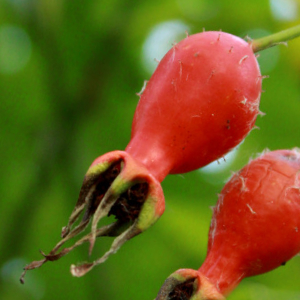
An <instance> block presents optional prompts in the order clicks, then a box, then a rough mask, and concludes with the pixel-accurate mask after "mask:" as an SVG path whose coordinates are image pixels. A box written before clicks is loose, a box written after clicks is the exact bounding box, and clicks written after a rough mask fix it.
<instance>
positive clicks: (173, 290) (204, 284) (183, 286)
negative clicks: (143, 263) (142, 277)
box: [155, 269, 225, 300]
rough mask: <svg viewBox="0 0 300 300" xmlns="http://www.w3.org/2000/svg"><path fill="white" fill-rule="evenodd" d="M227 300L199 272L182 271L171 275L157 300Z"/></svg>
mask: <svg viewBox="0 0 300 300" xmlns="http://www.w3.org/2000/svg"><path fill="white" fill-rule="evenodd" d="M181 299H185V300H225V298H224V296H223V295H222V294H221V293H219V291H218V290H217V289H216V287H214V286H213V285H212V284H211V283H210V282H209V280H208V279H207V278H206V277H205V276H204V275H203V274H202V273H201V272H199V271H196V270H192V269H180V270H177V271H176V272H174V273H173V274H171V275H170V276H169V277H168V278H167V279H166V281H165V282H164V284H163V286H162V287H161V289H160V291H159V292H158V295H157V297H156V298H155V300H181Z"/></svg>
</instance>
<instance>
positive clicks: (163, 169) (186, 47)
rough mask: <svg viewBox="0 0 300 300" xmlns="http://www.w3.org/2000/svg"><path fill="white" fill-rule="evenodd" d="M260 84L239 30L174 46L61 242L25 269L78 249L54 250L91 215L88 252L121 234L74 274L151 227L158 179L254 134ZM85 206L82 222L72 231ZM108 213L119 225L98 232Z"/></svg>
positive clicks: (95, 169)
mask: <svg viewBox="0 0 300 300" xmlns="http://www.w3.org/2000/svg"><path fill="white" fill-rule="evenodd" d="M261 81H262V76H261V74H260V70H259V66H258V63H257V60H256V57H255V55H254V53H253V50H252V47H251V44H250V43H248V42H246V41H244V40H242V39H240V38H238V37H236V36H234V35H231V34H228V33H224V32H203V33H198V34H195V35H192V36H189V37H187V38H186V39H184V40H183V41H181V42H180V43H178V44H176V45H174V46H173V47H172V49H171V50H170V51H169V52H168V53H167V54H166V55H165V57H164V58H163V59H162V61H161V62H160V63H159V65H158V67H157V69H156V70H155V72H154V74H153V75H152V77H151V79H150V80H149V82H148V84H147V85H146V87H145V89H144V91H143V92H142V94H141V96H140V101H139V103H138V105H137V108H136V111H135V115H134V119H133V124H132V134H131V140H130V142H129V144H128V146H127V147H126V149H125V151H113V152H109V153H107V154H104V155H102V156H100V157H98V158H97V159H96V160H95V161H94V162H93V163H92V165H91V167H90V168H89V170H88V172H87V174H86V176H85V179H84V182H83V185H82V188H81V191H80V195H79V199H78V201H77V204H76V205H75V208H74V211H73V213H72V214H71V216H70V219H69V223H68V225H67V226H66V227H65V228H64V229H63V232H62V238H63V239H62V240H61V241H60V242H59V243H58V244H57V245H56V246H55V248H54V249H53V250H52V251H51V252H50V254H49V255H45V258H44V260H42V261H39V262H34V263H32V264H30V265H28V266H26V267H25V270H28V269H32V268H35V267H38V266H40V265H41V264H43V263H45V262H46V261H48V260H56V259H58V258H60V257H61V256H63V255H65V254H66V253H68V252H69V251H71V250H72V249H73V247H70V248H66V249H63V250H62V252H60V253H57V251H58V250H59V248H60V247H61V246H62V245H63V243H64V242H66V241H67V240H69V239H70V238H72V237H74V236H76V235H77V234H79V233H80V232H81V231H83V230H84V229H85V228H86V227H87V225H88V223H89V221H90V220H91V219H92V230H91V234H89V235H87V236H86V237H85V238H84V241H89V242H90V252H91V251H92V249H93V246H94V243H95V239H96V237H98V236H103V235H109V236H117V238H116V239H115V241H114V243H113V245H112V248H111V249H110V250H109V251H108V252H107V253H106V254H105V255H104V256H103V257H102V258H100V259H99V260H97V261H95V262H94V263H91V264H85V265H82V266H78V267H75V266H73V267H72V273H73V275H75V276H81V275H83V274H84V273H86V272H87V271H88V270H90V269H91V268H92V267H93V266H94V265H96V264H98V263H101V262H103V261H104V260H105V259H106V258H107V257H108V256H109V255H110V254H111V253H114V252H116V251H117V249H118V248H120V246H121V245H122V244H123V243H124V242H126V241H127V240H129V239H131V238H132V237H134V236H135V235H137V234H139V233H141V232H143V231H144V230H146V229H147V228H148V227H149V226H151V225H152V224H153V223H154V222H155V221H156V220H157V219H158V218H159V217H160V216H161V215H162V213H163V211H164V197H163V192H162V189H161V186H160V182H161V181H162V180H163V179H164V178H165V177H166V176H167V175H168V174H176V173H184V172H189V171H191V170H195V169H197V168H200V167H202V166H204V165H207V164H208V163H210V162H212V161H214V160H216V159H218V158H220V157H222V156H223V155H224V154H226V153H227V152H228V151H229V150H231V149H232V148H233V147H235V146H236V145H238V144H239V143H240V142H241V141H242V140H243V139H244V138H245V137H246V135H247V134H248V133H249V132H250V130H251V129H252V128H253V126H254V123H255V120H256V117H257V115H258V114H259V100H260V94H261ZM84 210H85V213H84V216H83V219H82V221H81V222H80V223H79V225H77V227H75V228H73V229H72V227H73V225H74V223H75V221H76V220H77V219H78V217H79V216H80V214H81V213H82V212H83V211H84ZM107 215H114V216H116V219H117V221H116V223H114V225H111V226H110V227H105V228H104V229H101V230H100V229H99V230H98V229H97V225H98V222H99V220H100V219H101V218H103V217H105V216H107ZM81 242H83V241H82V240H80V241H78V243H79V244H81ZM78 243H76V244H75V245H74V246H77V245H78Z"/></svg>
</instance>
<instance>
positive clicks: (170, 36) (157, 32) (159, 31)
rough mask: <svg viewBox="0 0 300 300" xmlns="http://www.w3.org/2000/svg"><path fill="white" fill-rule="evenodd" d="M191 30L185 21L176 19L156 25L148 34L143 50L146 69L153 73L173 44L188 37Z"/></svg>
mask: <svg viewBox="0 0 300 300" xmlns="http://www.w3.org/2000/svg"><path fill="white" fill-rule="evenodd" d="M188 30H189V27H188V25H186V24H185V23H183V22H181V21H179V20H174V21H167V22H163V23H160V24H158V25H156V26H155V27H154V28H153V29H152V30H151V32H150V34H149V35H148V37H147V39H146V41H145V43H144V45H143V52H142V62H143V65H144V67H145V68H146V70H147V71H148V72H149V73H150V74H152V73H153V71H154V70H155V69H156V67H157V64H158V62H157V61H155V60H158V61H159V60H161V59H162V58H163V57H164V55H165V54H166V53H167V52H168V51H169V50H170V49H171V47H172V44H174V43H176V42H179V41H181V40H182V39H183V38H185V37H186V32H187V31H188Z"/></svg>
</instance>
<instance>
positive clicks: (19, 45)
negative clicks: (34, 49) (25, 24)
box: [0, 25, 31, 74]
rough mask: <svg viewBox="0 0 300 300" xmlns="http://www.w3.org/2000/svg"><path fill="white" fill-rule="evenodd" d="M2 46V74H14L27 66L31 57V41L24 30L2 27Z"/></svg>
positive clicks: (0, 41) (0, 64) (0, 35)
mask: <svg viewBox="0 0 300 300" xmlns="http://www.w3.org/2000/svg"><path fill="white" fill-rule="evenodd" d="M0 45H1V47H0V73H2V74H14V73H17V72H19V71H20V70H22V69H23V68H24V67H25V66H26V64H27V63H28V61H29V59H30V56H31V40H30V38H29V36H28V34H27V32H26V31H25V30H24V29H22V28H20V27H17V26H13V25H2V26H1V27H0Z"/></svg>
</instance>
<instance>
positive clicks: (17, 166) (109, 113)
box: [0, 0, 300, 300]
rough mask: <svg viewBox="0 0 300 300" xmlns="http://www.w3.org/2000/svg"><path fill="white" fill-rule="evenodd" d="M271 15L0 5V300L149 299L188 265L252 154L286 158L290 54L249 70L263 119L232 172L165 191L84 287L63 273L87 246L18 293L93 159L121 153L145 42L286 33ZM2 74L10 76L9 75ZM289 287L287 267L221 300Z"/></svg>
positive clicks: (293, 96) (296, 268)
mask: <svg viewBox="0 0 300 300" xmlns="http://www.w3.org/2000/svg"><path fill="white" fill-rule="evenodd" d="M273 2H276V1H270V2H269V1H266V0H264V1H258V0H257V1H242V2H238V3H237V2H236V1H233V0H231V1H209V0H198V1H195V0H184V1H183V0H178V1H171V0H163V1H161V0H160V1H158V0H147V1H122V0H113V1H108V0H106V1H101V0H86V1H79V0H72V1H58V0H51V1H49V0H39V1H30V0H27V1H16V0H4V1H1V2H0V136H1V143H0V154H1V161H0V166H1V174H2V176H1V181H0V190H1V202H0V216H1V227H0V228H1V229H0V253H1V261H0V291H1V299H3V300H10V299H17V298H18V299H45V300H47V299H57V300H60V299H72V300H76V299H80V300H84V299H101V300H106V299H107V300H108V299H124V300H126V299H130V300H135V299H153V298H154V297H155V296H156V294H157V292H158V290H159V288H160V286H161V284H162V283H163V281H164V280H165V278H166V277H167V276H169V275H170V274H171V273H172V272H174V271H175V270H177V269H178V268H194V269H197V268H198V267H199V266H200V265H201V263H202V262H203V260H204V257H205V252H206V243H207V232H208V228H209V222H210V217H211V211H210V209H209V206H212V205H214V203H215V201H216V199H217V196H216V194H217V193H218V192H220V190H221V188H222V185H223V183H224V181H225V180H226V179H227V178H228V177H229V176H230V170H237V169H239V168H240V167H241V166H242V165H244V164H245V163H246V162H247V161H248V159H249V157H250V156H252V155H254V154H255V153H257V152H260V151H262V150H263V149H264V148H266V147H268V148H270V149H271V150H275V149H279V148H292V147H295V146H300V145H299V141H300V139H299V138H300V122H299V116H300V90H299V81H300V75H299V74H300V73H299V69H300V59H299V48H300V41H299V40H294V41H291V42H289V47H288V48H286V47H284V46H278V47H277V48H276V50H272V51H269V52H268V55H266V53H267V52H266V53H265V54H263V53H262V55H261V57H260V58H259V62H260V64H261V68H262V72H263V73H264V75H269V76H270V78H269V79H265V80H264V82H263V88H264V89H265V90H266V92H265V93H263V94H262V99H261V110H262V111H263V112H265V113H266V116H265V117H263V118H260V117H259V118H258V120H257V125H258V126H259V127H260V128H261V129H260V130H255V131H253V132H251V134H250V135H249V136H248V137H247V139H246V140H245V142H244V143H243V144H242V145H241V146H240V147H239V148H240V149H239V152H238V155H237V158H236V159H235V160H234V163H233V164H232V165H230V164H229V163H228V166H227V168H225V169H222V170H220V171H217V173H214V174H212V173H204V172H202V171H195V172H192V173H190V174H184V175H183V176H169V177H167V179H166V180H165V181H164V182H163V188H164V192H165V198H166V203H167V204H166V212H165V214H164V216H163V217H162V218H161V220H160V221H159V222H158V223H157V224H155V225H154V226H153V228H151V229H150V230H148V231H147V232H146V233H144V234H143V235H142V236H138V237H136V238H134V239H133V240H132V241H130V242H128V244H126V245H125V246H124V247H123V248H122V249H121V250H120V251H119V252H118V254H117V255H114V256H112V257H111V258H110V259H109V260H108V261H107V262H106V263H105V264H103V265H101V266H98V267H97V268H95V269H94V270H93V271H92V272H90V273H89V274H87V275H86V276H85V277H83V278H79V279H78V278H73V277H72V276H71V274H70V273H69V266H70V264H71V263H77V262H79V261H84V260H88V259H89V257H88V256H87V252H88V251H87V246H83V247H82V248H78V249H76V250H75V251H74V253H71V254H69V255H68V256H66V257H64V258H63V259H61V260H60V261H59V262H56V263H53V264H51V263H47V264H46V265H44V266H43V267H42V268H41V269H38V270H34V271H31V272H28V274H27V277H26V282H25V285H24V286H22V285H20V284H19V281H18V278H19V276H20V275H21V272H22V267H23V266H24V265H25V264H26V263H29V262H30V261H32V260H38V259H41V255H40V254H39V252H38V249H42V250H43V251H45V252H47V251H49V250H50V249H51V248H52V246H53V245H54V244H55V243H56V242H57V241H58V240H59V237H60V230H61V228H62V227H63V226H64V225H66V223H67V220H68V217H69V214H70V213H71V211H72V208H73V206H74V204H75V202H76V200H77V197H78V193H79V189H80V187H81V183H82V179H83V176H84V174H85V172H86V170H87V168H88V167H89V165H90V163H91V162H92V161H93V159H94V158H96V157H97V156H99V155H102V154H104V153H105V152H108V151H111V150H116V149H119V150H123V149H124V148H125V146H126V144H127V142H128V141H129V138H130V126H131V121H132V117H133V113H134V108H135V106H136V104H137V101H138V97H137V96H136V95H135V93H136V92H139V91H140V90H141V87H142V86H143V81H144V80H145V79H148V78H149V77H150V75H151V74H150V73H149V72H148V71H147V69H146V68H145V66H144V65H143V63H142V51H143V45H144V43H145V41H146V40H147V38H148V35H149V33H150V32H151V30H152V29H153V28H154V27H155V26H156V25H158V24H160V23H162V22H166V21H173V20H177V21H180V22H182V23H183V24H186V25H187V26H188V27H189V28H190V30H189V31H190V34H192V33H196V32H199V31H202V28H203V27H205V29H206V30H219V29H222V30H223V31H227V32H230V33H232V34H235V35H238V36H242V37H243V36H245V35H247V34H248V33H249V35H250V36H251V37H253V38H254V37H255V38H256V37H261V36H262V35H260V34H261V33H262V32H267V33H274V32H277V31H279V30H283V29H286V28H288V27H291V26H293V25H295V24H296V22H295V21H297V20H295V19H291V20H288V19H278V16H277V17H276V15H275V14H274V13H272V10H271V9H270V5H271V4H272V3H273ZM278 2H279V1H278ZM295 3H296V5H297V3H298V5H299V1H296V0H295ZM285 9H287V8H285ZM297 12H298V13H299V8H298V11H297ZM7 26H14V28H18V30H19V29H20V30H21V31H22V32H23V33H25V34H26V35H27V37H28V39H29V41H30V42H31V44H30V47H31V48H30V51H31V52H30V53H31V54H30V56H29V57H28V59H27V60H26V57H23V56H22V51H23V48H24V47H25V45H24V44H22V41H20V39H19V38H18V37H16V38H15V39H13V40H12V41H9V40H8V39H7V38H2V39H1V36H3V28H7ZM262 30H263V31H262ZM251 32H252V33H253V35H251ZM256 34H258V36H255V35H256ZM172 42H173V41H172ZM7 43H10V44H7ZM14 43H17V44H14ZM5 47H6V48H5ZM8 47H11V48H8ZM4 48H5V49H13V50H12V51H8V52H7V51H6V52H5V51H2V50H1V49H4ZM13 51H16V53H15V54H14V52H13ZM3 53H4V54H3ZM20 55H21V56H20ZM19 57H21V58H19ZM154 58H155V57H153V59H154ZM18 59H19V60H18ZM3 64H5V66H6V67H5V68H4V67H3ZM16 64H17V67H18V66H19V69H18V68H17V70H16V67H14V68H11V69H10V66H16ZM22 64H23V65H22ZM270 65H271V66H270ZM7 66H8V67H7ZM7 68H8V69H7ZM109 244H110V239H109V238H104V239H103V240H98V241H97V242H96V249H95V250H94V253H93V256H92V258H91V259H95V258H97V254H98V255H100V254H102V253H103V252H104V251H105V250H106V249H107V248H108V246H109ZM296 274H298V275H300V260H299V257H295V258H294V259H293V260H292V261H290V262H288V264H287V265H286V266H285V267H282V268H280V269H277V270H275V271H273V272H271V273H269V274H265V275H262V276H257V277H255V278H249V279H247V280H245V281H244V282H243V283H242V284H241V285H240V287H238V289H237V291H235V292H234V293H233V294H232V295H231V296H230V297H228V299H230V300H235V299H240V300H252V299H272V300H276V299H278V300H279V299H298V298H299V295H300V279H299V278H300V277H299V276H297V275H296ZM262 295H263V297H262Z"/></svg>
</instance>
